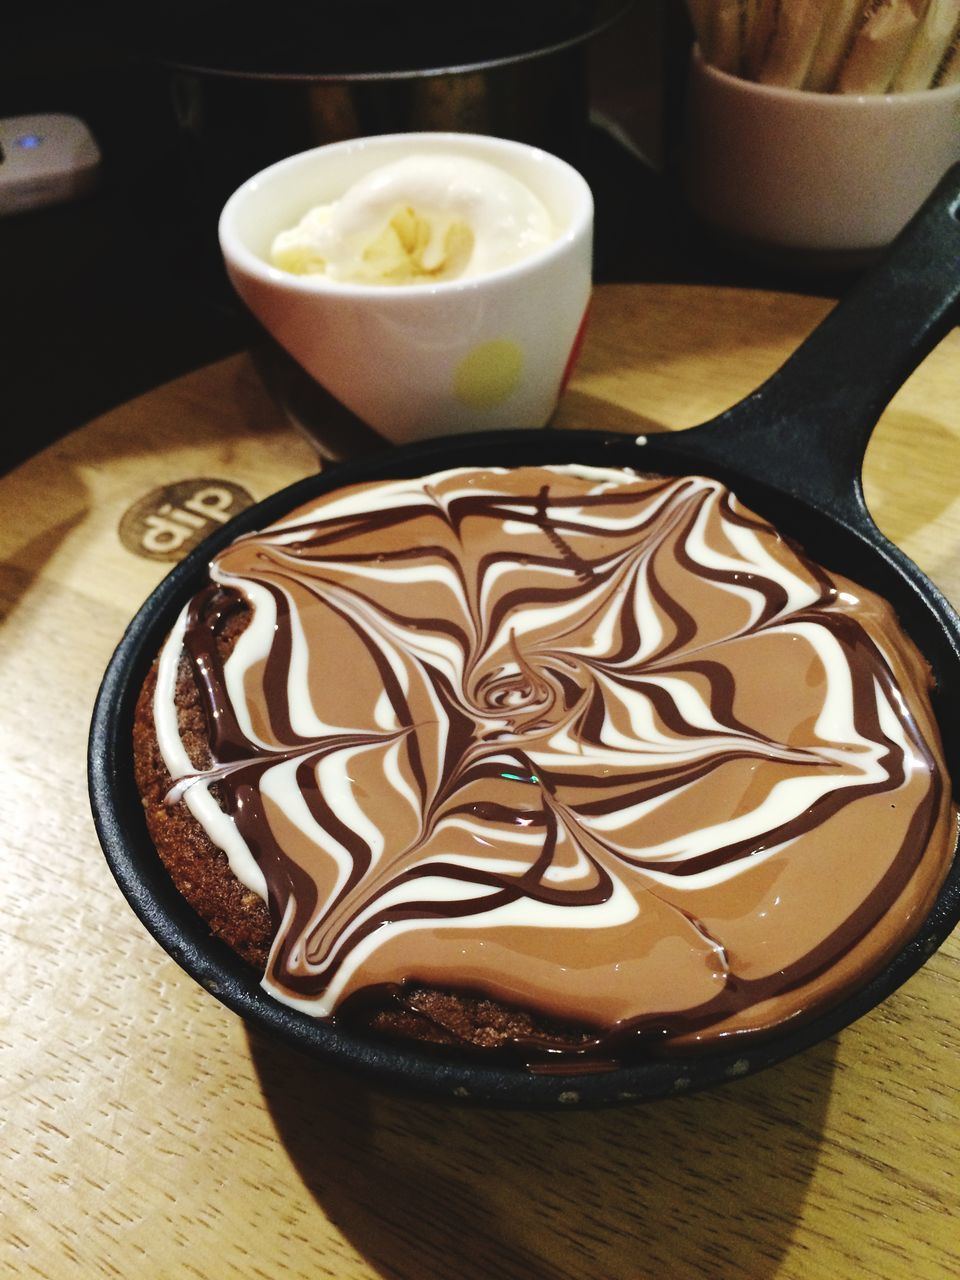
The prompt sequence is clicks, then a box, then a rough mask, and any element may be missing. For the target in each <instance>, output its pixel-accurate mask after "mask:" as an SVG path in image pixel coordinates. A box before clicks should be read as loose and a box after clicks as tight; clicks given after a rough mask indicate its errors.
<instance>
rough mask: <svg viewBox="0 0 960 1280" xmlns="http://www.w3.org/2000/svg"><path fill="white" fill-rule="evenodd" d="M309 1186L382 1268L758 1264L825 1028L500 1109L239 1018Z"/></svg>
mask: <svg viewBox="0 0 960 1280" xmlns="http://www.w3.org/2000/svg"><path fill="white" fill-rule="evenodd" d="M248 1036H249V1043H250V1049H251V1057H252V1060H253V1063H254V1066H255V1068H256V1070H257V1073H258V1076H259V1080H260V1086H261V1089H262V1091H263V1098H264V1101H265V1103H266V1105H267V1108H268V1109H269V1111H270V1114H271V1117H272V1119H273V1122H274V1124H275V1126H276V1130H277V1134H278V1136H279V1138H280V1140H281V1141H282V1142H283V1144H284V1147H285V1148H286V1150H287V1152H288V1154H289V1156H290V1158H291V1160H292V1162H293V1164H294V1166H295V1167H296V1170H297V1172H298V1174H299V1176H300V1178H301V1179H302V1181H303V1184H304V1186H305V1188H306V1190H307V1191H308V1192H309V1193H310V1195H311V1196H312V1197H313V1199H314V1201H315V1202H316V1203H317V1205H318V1206H319V1207H320V1209H321V1210H322V1211H323V1213H324V1214H325V1216H326V1217H327V1219H328V1220H329V1221H330V1223H331V1224H332V1225H333V1226H334V1227H335V1228H336V1229H337V1230H338V1231H339V1232H340V1233H341V1234H342V1235H343V1236H344V1237H345V1239H346V1240H347V1241H348V1242H349V1243H350V1244H351V1245H352V1246H353V1247H354V1248H355V1249H356V1250H358V1251H359V1252H360V1253H361V1254H362V1255H363V1256H364V1258H365V1259H366V1260H367V1262H368V1264H369V1265H370V1266H371V1268H373V1269H374V1270H375V1271H376V1272H378V1273H379V1274H380V1275H381V1276H383V1277H389V1280H423V1278H424V1277H425V1276H428V1275H437V1276H447V1275H450V1276H453V1275H455V1276H457V1277H458V1280H491V1277H494V1276H495V1277H496V1278H497V1280H597V1278H598V1277H602V1278H603V1280H696V1278H698V1277H703V1278H707V1277H709V1280H743V1277H745V1276H750V1277H751V1278H752V1280H765V1277H772V1276H774V1275H776V1274H777V1272H778V1269H779V1267H780V1264H781V1262H782V1260H783V1257H784V1255H785V1253H786V1251H787V1249H788V1247H789V1245H790V1241H791V1239H792V1238H793V1236H794V1234H795V1228H796V1224H797V1222H798V1220H799V1218H800V1215H801V1212H802V1208H803V1204H804V1202H805V1199H806V1195H807V1188H808V1185H809V1183H810V1180H811V1178H812V1176H813V1173H814V1171H815V1169H816V1167H817V1164H818V1160H819V1152H820V1146H821V1142H822V1132H823V1126H824V1121H825V1115H826V1111H827V1106H828V1102H829V1099H830V1093H831V1085H832V1079H833V1072H834V1066H835V1053H836V1045H835V1041H834V1040H828V1041H824V1042H821V1043H820V1044H818V1045H817V1046H815V1047H814V1048H812V1049H810V1050H808V1051H807V1052H806V1053H804V1054H802V1055H799V1056H798V1057H796V1058H793V1059H790V1060H789V1061H787V1062H782V1063H780V1064H778V1065H777V1066H775V1067H772V1068H770V1069H769V1070H766V1071H763V1072H761V1073H760V1074H758V1075H756V1076H751V1077H748V1078H746V1079H743V1080H738V1081H734V1082H731V1083H728V1084H725V1085H723V1086H722V1087H720V1088H716V1089H713V1090H708V1091H704V1092H701V1093H697V1094H694V1095H688V1096H685V1097H678V1098H675V1099H669V1100H666V1101H657V1102H650V1103H647V1104H645V1105H640V1106H634V1107H632V1108H617V1109H612V1110H606V1111H577V1112H568V1113H559V1112H553V1111H551V1112H536V1111H498V1110H494V1109H484V1108H470V1107H464V1106H460V1105H457V1104H454V1103H447V1102H433V1101H421V1100H418V1099H412V1098H409V1097H405V1096H395V1095H391V1094H387V1093H383V1092H380V1091H378V1090H375V1089H372V1088H370V1087H369V1086H368V1085H366V1084H365V1083H364V1082H363V1081H361V1080H358V1079H356V1078H354V1077H348V1076H346V1075H344V1074H342V1073H340V1072H338V1071H335V1070H332V1069H329V1068H325V1067H322V1066H320V1065H318V1064H317V1063H315V1062H313V1061H311V1060H310V1059H309V1058H306V1057H305V1056H303V1055H301V1054H299V1053H298V1052H296V1051H295V1050H294V1049H291V1048H290V1047H288V1046H286V1045H284V1044H282V1043H279V1042H277V1041H272V1040H270V1039H269V1038H268V1037H266V1036H264V1035H262V1034H261V1033H259V1032H257V1031H256V1030H254V1029H248Z"/></svg>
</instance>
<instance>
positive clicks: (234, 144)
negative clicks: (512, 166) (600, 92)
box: [153, 0, 632, 195]
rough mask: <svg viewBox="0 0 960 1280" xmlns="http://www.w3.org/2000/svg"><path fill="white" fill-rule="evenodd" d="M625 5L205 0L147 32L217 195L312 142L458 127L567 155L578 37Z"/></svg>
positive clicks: (187, 141)
mask: <svg viewBox="0 0 960 1280" xmlns="http://www.w3.org/2000/svg"><path fill="white" fill-rule="evenodd" d="M631 5H632V0H486V3H485V4H484V5H482V6H481V5H476V6H460V5H455V4H450V3H449V0H447V3H439V0H419V2H418V3H414V4H405V5H400V4H397V3H393V2H391V0H327V2H326V3H324V2H323V0H314V2H313V3H309V4H308V3H305V2H304V0H268V2H267V3H252V2H251V0H239V2H237V0H234V2H233V3H225V2H224V0H205V3H202V4H198V3H196V2H194V3H192V4H190V5H188V6H186V7H184V6H180V9H181V12H180V13H179V15H178V13H177V11H176V8H175V10H174V12H173V14H172V15H171V14H170V13H167V14H166V16H165V18H164V26H163V31H162V32H161V33H159V34H155V36H154V41H153V43H154V47H155V56H156V58H157V60H158V61H159V63H160V64H161V66H163V67H164V68H166V70H167V71H168V73H169V76H170V83H171V89H172V94H173V102H174V109H175V113H176V120H177V125H178V128H179V131H180V135H181V137H182V140H183V142H184V145H185V146H186V147H187V148H190V149H191V150H192V152H193V154H194V157H195V158H196V159H197V161H198V162H199V167H200V168H202V169H203V170H204V172H205V174H206V180H207V183H208V184H209V183H213V184H214V185H215V186H216V188H217V189H218V192H219V194H223V195H225V194H227V193H228V192H229V190H232V189H233V187H234V186H235V185H237V184H238V183H239V182H240V181H242V180H243V179H244V178H246V177H248V176H249V175H250V174H251V173H254V172H255V171H256V170H258V169H260V168H262V167H264V166H265V165H267V164H270V163H272V162H273V161H274V160H277V159H280V158H281V157H282V156H285V155H289V154H292V153H293V152H296V151H301V150H305V149H306V148H308V147H311V146H317V145H320V144H321V143H326V142H336V141H340V140H342V139H345V138H351V137H360V136H365V135H368V134H375V133H393V132H399V131H407V130H434V129H436V130H458V131H463V132H473V133H490V134H495V135H498V136H500V137H507V138H515V139H518V140H520V141H524V142H529V143H533V144H534V145H537V146H542V147H544V148H545V149H547V150H550V151H553V152H555V153H557V154H559V155H562V156H564V157H565V158H567V159H575V158H576V156H577V154H578V152H579V150H580V148H581V147H582V145H583V142H584V138H585V135H586V131H587V124H588V81H587V43H588V41H589V39H590V38H591V37H592V36H593V35H595V34H596V33H598V32H599V31H600V30H602V29H603V28H605V27H606V26H608V25H610V24H611V23H612V22H614V21H615V20H616V19H617V18H619V17H620V16H621V15H622V14H623V13H625V12H626V11H627V10H628V9H629V8H630V7H631Z"/></svg>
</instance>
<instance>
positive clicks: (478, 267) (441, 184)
mask: <svg viewBox="0 0 960 1280" xmlns="http://www.w3.org/2000/svg"><path fill="white" fill-rule="evenodd" d="M556 234H557V233H556V229H555V228H554V226H553V223H552V220H551V218H550V214H549V213H548V212H547V210H546V208H545V206H544V205H543V204H542V203H541V201H540V200H539V199H538V198H537V196H535V195H534V193H533V192H532V191H531V190H530V189H529V187H527V186H525V185H524V184H523V183H522V182H520V181H518V180H517V179H516V178H514V177H513V176H512V175H511V174H509V173H507V172H505V171H504V170H503V169H499V168H497V167H496V166H495V165H492V164H488V163H486V161H483V160H474V159H469V158H467V157H465V156H456V155H410V156H405V157H404V158H403V159H402V160H397V161H395V162H394V163H392V164H387V165H384V166H383V167H382V168H378V169H375V170H373V171H372V172H371V173H368V174H367V175H366V176H365V177H363V178H361V179H360V181H359V182H357V183H355V184H354V185H353V186H352V187H350V188H349V189H348V190H347V191H346V192H345V193H344V195H343V196H342V197H341V198H340V199H339V200H337V201H335V202H334V203H333V204H329V205H320V206H318V207H317V208H314V209H311V210H310V211H309V212H308V213H307V214H305V215H304V217H303V218H302V219H301V220H300V222H299V223H298V224H297V226H295V227H293V228H291V229H290V230H288V231H281V232H280V234H279V235H278V236H277V237H276V239H275V240H274V242H273V247H272V251H271V261H272V263H273V265H274V266H276V267H280V268H282V269H283V270H285V271H291V272H294V273H296V274H297V275H323V276H325V277H327V278H328V279H330V280H339V281H344V282H350V283H355V284H388V285H389V284H397V285H402V284H429V283H433V282H436V281H443V280H463V279H469V278H471V277H474V276H482V275H486V274H488V273H489V272H491V271H496V270H498V269H499V268H501V267H506V266H509V265H511V264H512V263H515V262H519V261H521V260H522V259H524V258H527V257H529V256H530V255H531V254H534V253H537V252H539V251H540V250H541V249H544V248H545V247H546V246H547V245H549V244H550V243H551V241H553V240H554V239H555V238H556Z"/></svg>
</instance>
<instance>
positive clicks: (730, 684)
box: [134, 465, 956, 1065]
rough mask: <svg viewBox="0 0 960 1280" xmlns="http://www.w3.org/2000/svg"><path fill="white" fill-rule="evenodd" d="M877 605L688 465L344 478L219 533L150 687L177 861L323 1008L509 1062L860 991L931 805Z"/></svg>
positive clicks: (926, 742) (195, 895)
mask: <svg viewBox="0 0 960 1280" xmlns="http://www.w3.org/2000/svg"><path fill="white" fill-rule="evenodd" d="M929 682H930V676H929V669H928V667H927V665H926V663H925V662H924V660H923V659H922V657H921V656H920V655H919V653H918V652H917V651H916V649H915V647H914V645H913V644H912V642H911V641H910V640H909V639H908V638H907V637H906V636H905V635H904V634H903V633H902V631H901V630H900V628H899V627H898V625H897V622H896V619H895V617H894V615H893V611H892V609H891V608H890V606H889V605H887V604H886V603H885V602H884V601H883V600H881V599H880V598H879V597H877V596H876V595H875V594H874V593H873V592H871V591H867V590H864V589H862V588H859V587H857V586H855V585H854V584H853V583H851V582H850V581H848V580H847V579H846V578H844V577H841V576H838V575H835V574H830V573H827V571H826V570H824V569H822V568H821V567H819V566H818V565H816V564H815V563H813V562H812V561H810V560H809V559H808V558H806V557H805V556H804V555H803V554H802V553H800V552H798V551H797V550H795V549H794V548H793V547H792V546H791V545H790V544H789V543H788V542H787V541H785V540H784V539H783V538H781V537H780V536H779V535H778V534H777V533H776V531H775V530H774V529H773V528H772V527H771V526H770V525H769V524H768V523H767V522H766V521H763V520H761V519H760V518H758V517H757V516H755V515H753V514H752V513H751V512H750V511H748V510H747V509H746V508H744V507H743V506H742V505H741V504H740V503H739V502H738V501H737V500H736V498H735V497H734V496H733V495H732V494H731V493H730V491H729V490H728V489H727V488H726V487H725V486H723V485H722V484H720V483H719V482H718V481H715V480H710V479H708V478H705V477H698V476H687V477H682V478H679V479H673V478H659V479H656V478H641V477H638V476H636V475H634V474H631V473H630V472H627V471H623V470H615V469H609V470H605V469H599V468H590V467H582V466H577V465H566V466H549V467H532V466H530V467H518V468H515V469H504V468H486V469H480V468H472V467H466V468H454V469H451V470H450V471H447V472H440V473H437V474H434V475H430V476H427V477H423V478H419V479H411V480H407V479H400V480H394V481H380V482H369V483H362V484H358V485H352V486H349V487H347V488H345V489H342V490H340V489H338V490H334V491H333V492H331V493H329V494H327V495H324V496H322V497H320V498H318V499H317V500H316V501H315V502H312V503H310V504H308V505H307V506H305V507H301V508H300V509H298V510H296V511H293V512H291V513H290V514H289V515H288V516H287V517H286V518H284V519H281V520H280V521H278V522H276V523H274V524H273V525H272V526H270V527H269V528H267V529H265V530H264V531H262V532H260V533H252V534H248V535H245V536H242V537H241V538H239V539H238V540H237V541H236V542H235V543H233V544H232V545H230V546H228V547H226V548H225V549H224V550H222V551H220V552H219V553H218V554H217V555H216V556H214V558H213V560H212V562H211V567H210V580H209V584H208V585H207V586H206V587H205V588H204V589H203V590H202V591H200V592H199V593H198V594H196V595H194V596H193V597H192V599H191V600H190V601H189V603H188V604H187V605H186V606H185V607H184V609H183V612H182V614H181V616H180V618H179V620H178V621H177V623H176V625H175V627H174V628H173V631H172V632H171V635H170V637H169V639H168V641H167V643H166V644H165V646H164V648H163V651H162V652H161V654H160V656H159V658H158V660H157V662H156V663H155V664H154V667H153V668H152V670H151V673H150V676H149V678H148V680H147V681H146V683H145V684H144V687H143V692H142V695H141V697H140V700H139V705H138V709H137V718H136V726H135V739H134V740H135V754H136V772H137V781H138V786H139V788H140V791H141V794H142V796H143V800H144V805H145V810H146V816H147V823H148V827H149V829H150V833H151V835H152V837H153V839H154V841H155V843H156V847H157V850H158V851H159V853H160V856H161V858H162V859H163V861H164V864H165V865H166V866H167V868H168V870H169V872H170V874H171V876H172V877H173V879H174V882H175V883H176V885H177V887H178V888H179V890H180V891H181V892H182V893H183V895H184V896H185V897H186V898H187V900H188V901H189V902H190V903H191V905H192V906H193V907H194V908H195V910H197V911H198V912H199V914H200V915H201V916H203V918H204V919H205V920H206V921H207V922H208V924H209V925H210V928H211V929H212V930H213V931H214V932H215V933H216V934H217V935H218V936H220V937H221V938H222V939H224V940H225V941H226V942H227V943H228V944H229V945H230V946H231V947H232V948H234V949H235V950H236V951H237V953H238V954H239V955H241V956H242V957H243V958H244V959H245V960H246V961H248V962H249V963H251V964H253V965H256V966H257V968H258V970H262V971H263V974H264V977H263V982H264V986H265V988H266V990H267V991H268V992H269V993H270V995H271V996H273V997H274V998H275V999H277V1000H279V1001H281V1002H283V1003H285V1004H288V1005H290V1006H292V1007H294V1008H296V1009H300V1010H303V1011H305V1012H306V1013H308V1014H309V1015H311V1016H314V1017H316V1018H320V1019H333V1020H335V1021H343V1022H345V1023H346V1024H347V1025H350V1026H353V1027H357V1026H363V1027H365V1028H367V1029H370V1030H373V1031H374V1032H376V1033H378V1034H382V1035H389V1036H398V1037H402V1038H407V1039H413V1040H415V1041H426V1042H429V1043H431V1044H436V1045H446V1046H452V1047H454V1048H455V1049H459V1050H461V1051H462V1050H467V1051H469V1052H471V1053H478V1052H483V1053H488V1054H489V1053H498V1054H503V1055H508V1056H510V1057H511V1058H513V1059H518V1058H519V1059H520V1060H522V1061H524V1062H528V1063H531V1064H534V1065H535V1064H537V1063H543V1062H549V1061H562V1060H564V1059H571V1060H573V1061H575V1062H583V1061H589V1060H596V1061H598V1062H602V1061H613V1060H621V1059H623V1058H626V1059H628V1060H629V1059H631V1058H635V1057H636V1056H637V1055H648V1054H659V1053H663V1052H671V1053H673V1052H689V1053H695V1052H697V1051H699V1050H702V1049H703V1048H705V1047H709V1046H711V1045H716V1044H717V1043H718V1042H722V1041H725V1040H727V1039H729V1038H731V1037H736V1038H737V1040H738V1041H739V1040H742V1039H743V1038H744V1037H747V1036H749V1037H752V1036H755V1035H764V1034H769V1033H771V1032H772V1031H774V1030H776V1029H777V1028H780V1027H783V1026H784V1025H788V1024H794V1023H796V1021H797V1020H800V1019H804V1018H808V1017H811V1016H813V1015H814V1014H816V1013H818V1012H820V1011H821V1010H823V1009H824V1008H825V1007H829V1006H830V1005H832V1004H834V1003H836V1002H837V1001H838V1000H840V999H841V998H842V997H843V996H844V995H845V994H846V993H847V992H849V991H850V990H851V989H853V988H855V987H857V986H860V985H862V984H863V983H864V982H865V981H866V980H867V979H868V978H869V977H871V976H872V975H873V974H874V973H875V972H877V970H879V969H880V968H881V967H882V966H883V964H884V963H885V962H886V961H887V960H888V959H889V958H890V957H891V956H892V955H893V954H894V953H895V952H896V951H897V950H898V949H899V948H900V947H901V946H902V945H903V943H904V942H905V940H906V939H907V938H909V937H910V935H911V933H912V932H913V931H914V930H915V928H916V925H917V922H918V921H919V920H920V919H922V918H923V916H924V915H925V913H926V912H927V910H928V909H929V907H930V905H931V903H932V901H933V899H934V898H935V896H936V893H937V890H938V888H939V886H940V884H941V882H942V880H943V878H944V875H945V873H946V870H947V867H948V865H949V861H950V859H951V857H952V854H953V848H954V844H955V840H956V818H955V812H954V810H953V808H952V805H951V802H950V788H949V783H948V779H947V772H946V768H945V765H944V762H943V758H942V753H941V748H940V741H939V734H938V730H937V726H936V721H935V719H934V716H933V713H932V710H931V708H930V703H929V698H928V693H927V689H928V685H929Z"/></svg>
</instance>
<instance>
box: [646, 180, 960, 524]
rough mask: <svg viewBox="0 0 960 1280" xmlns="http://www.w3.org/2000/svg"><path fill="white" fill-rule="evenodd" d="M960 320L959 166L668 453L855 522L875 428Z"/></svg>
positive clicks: (676, 438) (861, 511)
mask: <svg viewBox="0 0 960 1280" xmlns="http://www.w3.org/2000/svg"><path fill="white" fill-rule="evenodd" d="M958 321H960V164H957V165H954V166H953V167H952V168H951V169H949V170H948V171H947V173H946V174H945V175H944V177H943V178H942V179H941V181H940V183H939V185H938V186H937V187H936V189H935V190H934V192H933V193H932V195H931V196H930V197H929V199H928V200H927V201H926V203H925V204H924V205H923V207H922V208H921V209H920V211H919V212H918V213H917V214H916V215H915V217H914V218H913V219H912V220H911V221H910V223H908V225H907V226H906V227H905V228H904V230H903V231H902V232H901V233H900V235H899V236H898V237H897V239H896V240H895V241H894V243H893V244H892V245H891V246H890V249H889V250H888V251H887V252H886V254H885V255H884V257H883V258H882V259H881V260H880V261H879V262H878V263H877V264H876V265H875V266H874V267H872V268H871V269H869V270H868V271H867V272H866V273H865V274H864V275H863V276H862V277H861V279H860V280H859V281H858V282H857V283H856V285H855V286H854V287H853V289H852V290H851V292H850V293H849V294H848V295H847V296H846V297H845V298H844V299H843V300H842V301H841V302H840V303H839V304H838V305H837V306H836V307H835V308H834V310H833V311H831V312H830V314H829V315H828V316H827V317H826V318H825V319H824V320H823V321H822V322H821V324H819V325H818V326H817V328H816V329H815V330H814V331H813V333H811V334H810V336H809V337H808V338H807V339H806V341H805V342H803V343H802V344H801V346H800V347H798V348H797V350H796V351H795V352H794V354H793V355H792V356H790V358H789V359H788V360H787V361H786V363H785V364H784V365H783V366H782V367H781V368H780V369H779V370H778V371H777V372H776V373H775V374H774V375H773V376H772V377H771V378H769V379H768V380H767V381H766V382H765V383H763V384H762V385H761V386H760V387H759V388H758V389H757V390H756V391H755V392H753V394H752V395H750V396H747V397H746V399H744V400H741V401H740V402H739V403H738V404H736V405H734V406H733V407H732V408H731V409H728V410H727V411H726V412H725V413H722V414H721V415H720V416H719V417H717V418H714V419H712V420H711V421H710V422H707V423H704V424H702V425H701V426H699V427H692V428H690V429H689V430H687V431H682V432H678V433H677V434H675V435H671V437H670V447H671V449H673V448H676V449H677V450H678V451H680V452H682V453H684V454H685V455H686V456H688V457H689V458H690V459H691V461H692V462H694V463H695V462H697V461H700V462H707V463H709V464H710V465H711V467H712V469H713V470H714V471H720V472H722V471H724V470H725V469H726V468H727V467H729V468H730V469H731V471H732V472H735V473H739V474H741V475H743V474H746V475H748V476H750V477H751V478H752V479H756V480H759V481H760V482H761V483H763V484H767V485H771V486H773V487H775V488H777V489H779V490H781V491H782V492H786V493H790V494H793V495H794V496H796V497H798V498H800V499H801V500H802V501H805V502H808V503H812V505H814V506H816V507H819V508H821V509H822V510H826V511H828V512H829V513H830V514H831V515H834V516H836V517H837V518H844V517H846V518H848V519H849V518H850V517H853V518H855V519H856V520H857V521H860V520H862V519H863V517H864V516H866V514H867V513H866V507H865V506H864V503H863V492H862V488H861V482H860V473H861V468H862V464H863V456H864V452H865V450H866V447H867V442H868V440H869V438H870V433H871V431H872V430H873V428H874V426H875V425H876V422H877V419H878V418H879V417H880V414H881V413H882V412H883V409H884V408H885V406H886V405H887V403H888V402H889V400H890V399H891V398H892V397H893V395H894V393H895V392H896V391H898V390H899V388H900V387H901V386H902V385H903V383H904V382H905V381H906V380H907V378H908V377H909V375H910V374H911V373H912V372H913V370H914V369H915V368H916V367H917V366H918V365H919V364H920V363H921V361H922V360H923V359H924V358H925V357H926V356H927V355H928V353H929V352H930V351H931V350H932V349H933V348H934V347H935V346H936V344H937V343H938V342H939V341H940V340H941V339H942V338H943V337H944V336H945V335H946V334H947V333H948V332H949V330H950V329H951V327H952V326H953V325H954V324H956V323H957V322H958Z"/></svg>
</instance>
